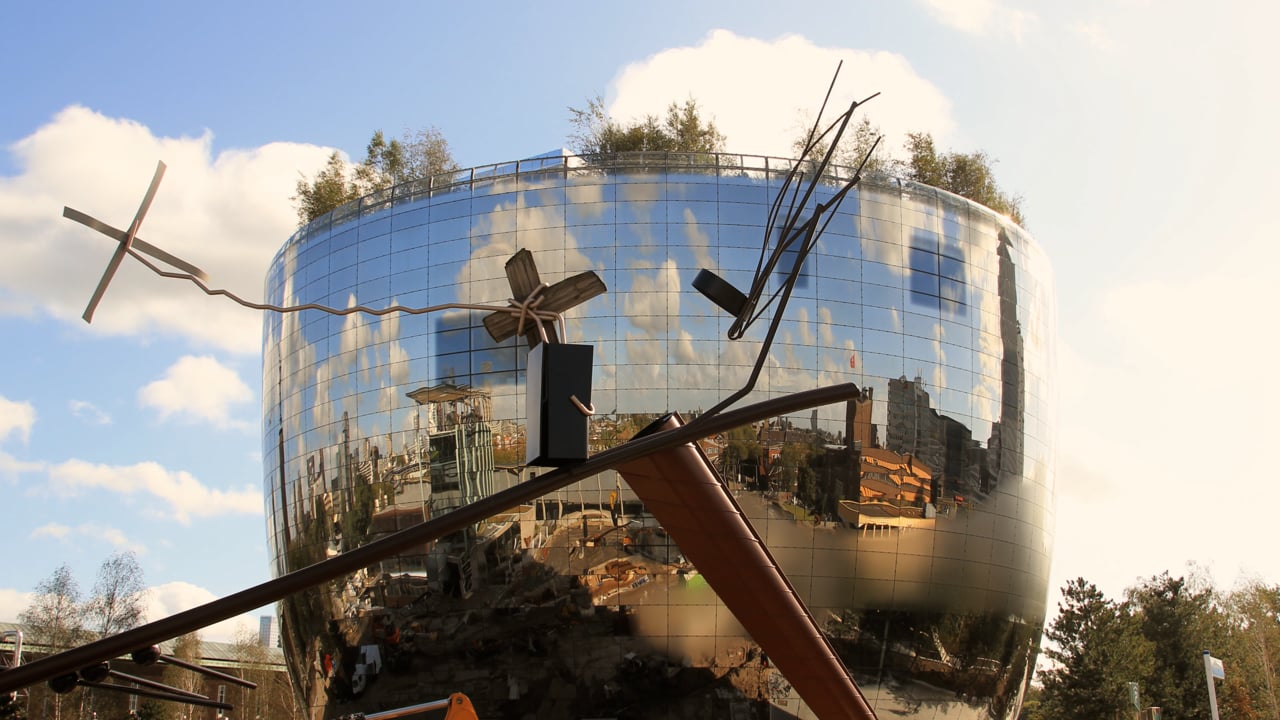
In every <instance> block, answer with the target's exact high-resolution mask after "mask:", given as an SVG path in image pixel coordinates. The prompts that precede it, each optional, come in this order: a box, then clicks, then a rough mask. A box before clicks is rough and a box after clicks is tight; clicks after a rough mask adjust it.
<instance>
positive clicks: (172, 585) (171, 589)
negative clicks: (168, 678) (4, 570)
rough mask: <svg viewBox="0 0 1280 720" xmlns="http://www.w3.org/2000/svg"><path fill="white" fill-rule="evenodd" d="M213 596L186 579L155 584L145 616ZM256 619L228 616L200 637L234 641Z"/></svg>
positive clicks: (162, 613)
mask: <svg viewBox="0 0 1280 720" xmlns="http://www.w3.org/2000/svg"><path fill="white" fill-rule="evenodd" d="M0 592H2V591H0ZM2 599H3V596H2V595H0V600H2ZM216 599H218V596H216V595H214V594H213V593H212V592H211V591H209V590H208V589H206V588H202V587H200V586H199V585H193V584H191V583H189V582H182V581H176V582H169V583H164V584H163V585H156V586H154V587H151V588H148V589H147V593H146V599H145V601H144V602H145V604H146V617H147V620H148V621H155V620H162V619H164V618H167V617H169V616H171V615H176V614H178V613H180V612H183V611H185V610H190V609H191V608H194V607H198V606H200V605H204V604H205V603H208V602H212V601H214V600H216ZM257 622H258V620H257V618H256V617H255V616H254V615H240V616H239V617H234V618H231V619H230V620H223V621H222V622H220V623H215V624H213V625H210V626H209V627H207V628H204V629H202V630H201V631H200V639H201V640H210V641H213V642H227V643H229V642H235V641H236V640H237V638H238V637H239V636H241V635H243V634H244V633H245V632H248V631H255V629H256V628H257ZM255 632H256V631H255Z"/></svg>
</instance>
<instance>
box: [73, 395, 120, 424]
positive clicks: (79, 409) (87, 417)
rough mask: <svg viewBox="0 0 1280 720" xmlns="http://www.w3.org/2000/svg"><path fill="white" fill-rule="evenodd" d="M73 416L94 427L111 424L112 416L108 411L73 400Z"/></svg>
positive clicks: (83, 401)
mask: <svg viewBox="0 0 1280 720" xmlns="http://www.w3.org/2000/svg"><path fill="white" fill-rule="evenodd" d="M71 414H72V415H74V416H76V417H78V418H80V419H81V420H84V421H85V422H88V423H93V424H94V425H110V424H111V416H110V415H108V414H107V413H106V411H104V410H103V409H102V408H99V407H98V406H97V405H94V404H93V403H91V402H87V401H85V400H72V401H71Z"/></svg>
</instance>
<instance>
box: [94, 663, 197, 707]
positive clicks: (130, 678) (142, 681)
mask: <svg viewBox="0 0 1280 720" xmlns="http://www.w3.org/2000/svg"><path fill="white" fill-rule="evenodd" d="M107 674H108V675H110V676H111V677H113V678H116V679H117V680H123V681H125V682H131V683H137V684H138V685H141V686H143V687H148V688H151V689H152V690H159V691H160V692H166V693H173V694H175V695H186V696H188V697H193V698H199V699H201V700H208V699H209V696H208V695H201V694H200V693H197V692H191V691H190V690H183V689H182V688H176V687H173V686H172V685H165V684H164V683H162V682H156V681H155V680H148V679H146V678H144V677H138V676H137V675H130V674H129V673H123V672H120V671H119V670H108V671H107ZM117 684H119V683H117Z"/></svg>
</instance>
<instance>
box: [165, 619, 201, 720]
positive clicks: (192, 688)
mask: <svg viewBox="0 0 1280 720" xmlns="http://www.w3.org/2000/svg"><path fill="white" fill-rule="evenodd" d="M201 645H202V643H201V641H200V633H198V632H193V633H187V634H186V635H181V636H179V637H176V638H174V640H173V651H172V654H173V657H175V658H177V659H179V660H183V661H185V662H188V663H192V664H197V665H198V664H200V659H201V657H202V655H201ZM161 682H163V683H164V684H165V685H168V686H169V687H175V688H178V689H179V690H184V691H186V692H190V693H200V694H205V693H204V689H203V688H202V687H201V684H202V682H203V676H201V675H199V674H197V673H195V672H192V671H190V670H187V669H185V668H180V667H178V666H176V665H165V666H164V672H163V674H162V675H161ZM175 707H177V706H176V705H175V704H174V703H171V702H166V703H164V705H163V706H162V707H161V708H160V710H161V711H162V712H163V713H164V716H165V717H168V718H171V717H175V716H176V713H175V712H174V708H175Z"/></svg>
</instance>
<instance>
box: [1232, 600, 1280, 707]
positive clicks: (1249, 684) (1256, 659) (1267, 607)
mask: <svg viewBox="0 0 1280 720" xmlns="http://www.w3.org/2000/svg"><path fill="white" fill-rule="evenodd" d="M1228 608H1229V609H1230V613H1231V620H1230V622H1231V627H1230V630H1229V631H1228V635H1229V638H1230V647H1229V649H1228V651H1227V654H1228V657H1227V658H1226V659H1228V660H1234V662H1232V663H1231V669H1230V671H1229V672H1228V673H1227V683H1226V684H1228V685H1230V686H1231V687H1232V690H1235V689H1236V685H1237V684H1239V685H1241V686H1243V693H1240V692H1230V691H1229V692H1226V693H1222V696H1220V698H1219V699H1220V701H1221V704H1222V705H1223V709H1224V710H1225V709H1227V708H1228V706H1230V705H1233V704H1236V703H1233V702H1232V701H1233V699H1235V698H1237V697H1239V701H1243V702H1248V703H1249V705H1250V706H1251V707H1252V709H1253V710H1254V711H1255V714H1256V713H1261V714H1260V715H1257V716H1259V717H1263V716H1265V717H1273V718H1274V717H1280V677H1277V673H1278V672H1280V586H1275V585H1264V584H1262V583H1260V582H1258V581H1256V580H1255V581H1253V582H1250V583H1247V584H1246V585H1244V586H1243V587H1241V588H1238V589H1237V590H1235V591H1234V592H1232V593H1231V596H1230V598H1229V599H1228ZM1239 701H1237V702H1239ZM1231 710H1232V712H1231V716H1233V717H1247V716H1248V713H1246V712H1245V711H1244V709H1243V708H1240V707H1232V708H1231Z"/></svg>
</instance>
